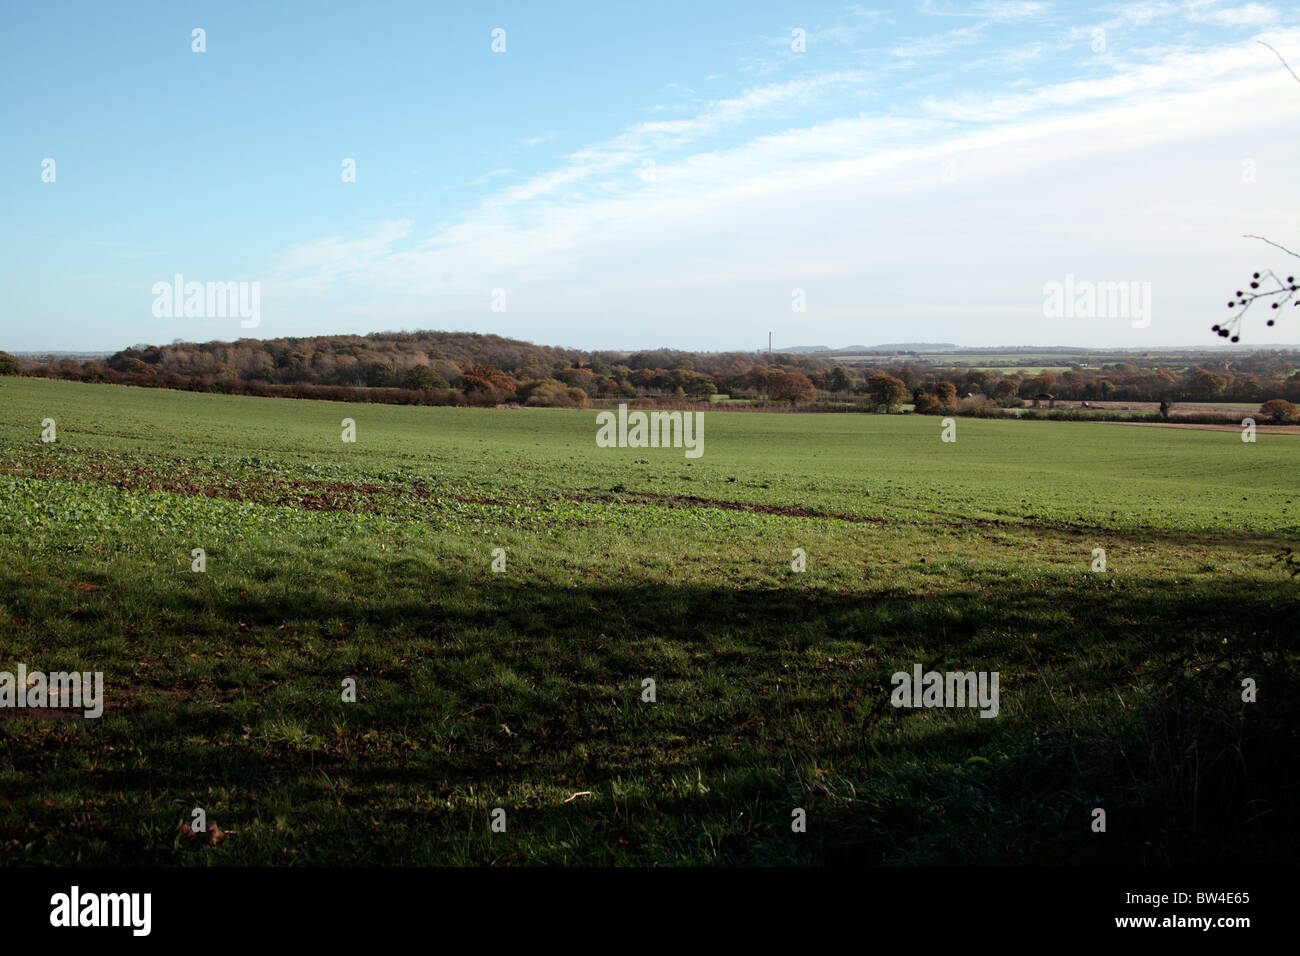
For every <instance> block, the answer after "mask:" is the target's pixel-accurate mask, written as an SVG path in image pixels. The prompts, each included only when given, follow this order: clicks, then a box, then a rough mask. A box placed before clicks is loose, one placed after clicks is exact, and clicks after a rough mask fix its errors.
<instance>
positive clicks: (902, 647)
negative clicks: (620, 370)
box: [0, 378, 1300, 865]
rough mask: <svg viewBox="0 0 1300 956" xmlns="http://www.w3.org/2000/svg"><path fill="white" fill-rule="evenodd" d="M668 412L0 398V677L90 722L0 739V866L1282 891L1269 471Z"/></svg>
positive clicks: (1004, 433)
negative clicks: (727, 868)
mask: <svg viewBox="0 0 1300 956" xmlns="http://www.w3.org/2000/svg"><path fill="white" fill-rule="evenodd" d="M703 415H704V449H705V450H704V454H703V456H702V457H701V458H698V459H688V458H686V457H685V456H684V454H683V452H682V450H681V449H667V448H665V449H624V448H599V447H597V446H596V444H595V441H594V436H595V432H596V424H595V412H594V411H592V410H586V411H561V410H540V409H536V410H535V409H501V410H492V409H453V408H427V407H410V406H378V405H362V404H335V403H327V402H306V401H292V400H286V399H258V398H243V397H230V396H223V395H204V394H195V393H188V392H169V391H164V390H154V389H128V388H121V387H116V386H100V385H82V384H74V383H67V382H53V381H44V380H35V379H32V380H27V379H14V378H7V379H0V494H2V496H3V502H4V506H3V510H0V583H2V590H0V597H2V598H3V603H2V604H0V670H8V671H13V670H14V669H15V668H16V667H17V665H18V664H19V663H20V662H21V663H23V664H25V666H26V668H27V669H28V670H29V671H32V670H44V671H59V670H65V669H74V668H75V669H78V670H87V671H103V673H104V684H105V697H106V701H107V702H106V704H105V710H104V715H103V717H102V718H100V719H98V720H82V719H54V718H52V717H43V716H35V715H32V714H25V713H23V712H20V711H15V710H0V789H2V791H3V793H4V794H5V800H4V801H3V803H0V862H3V863H6V864H22V863H42V864H48V863H73V862H76V863H103V864H120V863H163V864H170V863H182V864H197V865H202V864H283V863H297V864H316V863H385V864H389V863H446V864H461V863H470V864H510V865H525V864H538V863H543V864H554V863H595V864H606V863H669V864H673V863H690V864H700V863H751V864H752V863H853V864H859V863H861V864H914V863H934V862H949V863H974V862H1000V863H1018V862H1074V863H1078V862H1099V863H1100V862H1104V863H1151V864H1159V863H1168V862H1224V861H1237V862H1250V861H1282V860H1290V859H1294V856H1295V853H1296V850H1297V840H1296V821H1297V806H1296V804H1297V799H1298V795H1300V767H1298V763H1300V756H1298V755H1300V746H1297V743H1298V741H1297V739H1296V738H1297V721H1296V719H1295V718H1296V713H1297V708H1296V704H1295V700H1294V698H1295V689H1296V687H1295V676H1296V665H1297V653H1296V647H1295V635H1296V633H1297V624H1300V614H1298V613H1297V602H1296V593H1297V591H1296V589H1297V586H1298V585H1297V582H1296V580H1295V579H1294V578H1293V577H1291V576H1290V575H1289V574H1288V571H1287V567H1286V566H1285V565H1284V564H1283V563H1280V562H1279V561H1278V560H1276V559H1277V556H1278V555H1279V552H1281V551H1282V550H1283V549H1284V548H1286V547H1288V546H1290V545H1292V544H1294V543H1295V542H1296V540H1297V532H1300V492H1298V490H1297V489H1296V487H1295V485H1296V481H1295V479H1296V474H1297V464H1298V463H1300V440H1298V439H1297V438H1296V437H1294V436H1289V435H1264V434H1261V435H1259V436H1258V441H1257V442H1256V443H1254V444H1247V443H1243V442H1242V441H1241V438H1240V435H1239V434H1238V433H1237V432H1235V431H1232V432H1218V431H1198V430H1180V429H1161V428H1125V427H1114V426H1108V425H1101V424H1089V423H1062V422H1029V421H1025V422H1015V421H991V420H989V421H986V420H977V419H969V420H968V419H959V420H958V421H957V425H956V429H957V440H956V441H955V442H952V443H946V442H942V441H941V440H940V429H941V424H940V420H939V419H937V418H928V417H921V416H912V415H889V416H886V415H861V414H835V415H832V414H821V415H797V414H757V413H741V412H730V413H729V412H723V411H713V410H708V411H705V412H704V413H703ZM344 418H351V419H354V420H355V423H356V442H355V443H345V442H343V441H342V440H341V424H340V423H341V421H342V419H344ZM44 419H54V420H55V423H56V427H57V439H58V440H57V441H56V442H53V443H47V442H42V441H41V440H40V435H41V429H42V421H43V420H44ZM195 548H201V549H203V550H204V551H205V552H206V571H205V572H204V573H195V572H193V571H191V570H190V568H191V560H192V558H191V551H192V549H195ZM497 548H500V549H504V553H505V562H506V567H505V570H504V572H499V573H498V572H494V571H493V570H492V567H491V565H492V562H493V551H494V549H497ZM796 548H801V549H804V551H805V552H806V555H807V570H806V571H804V572H802V573H797V572H794V571H792V570H791V559H792V551H793V549H796ZM1095 548H1103V549H1105V552H1106V562H1107V568H1106V570H1105V571H1104V572H1094V571H1092V570H1091V567H1092V563H1093V550H1094V549H1095ZM918 663H919V664H921V665H923V666H924V668H925V669H926V670H940V671H944V670H962V671H972V670H980V671H983V670H991V671H998V672H999V674H1000V679H1001V709H1000V712H999V714H998V716H997V717H996V718H993V719H983V718H980V717H978V716H977V715H976V713H975V712H974V711H971V710H958V709H944V708H936V709H926V710H906V709H896V708H894V707H892V706H891V705H890V691H891V685H890V675H891V674H893V673H894V672H896V671H900V670H903V671H910V669H911V668H912V666H913V665H914V664H918ZM1245 677H1250V678H1252V679H1255V680H1256V681H1257V682H1258V686H1259V699H1258V701H1257V702H1256V703H1250V704H1245V703H1243V702H1242V700H1241V681H1242V678H1245ZM345 678H354V679H355V680H356V682H357V697H358V699H357V701H356V702H355V703H352V702H345V701H343V700H342V699H341V693H340V687H341V682H342V681H343V680H344V679H345ZM647 678H650V679H653V680H654V681H655V687H656V700H655V701H654V702H653V703H648V702H645V701H643V699H642V688H643V681H644V680H645V679H647ZM575 795H577V796H575ZM196 807H201V808H203V809H204V810H205V811H206V813H207V815H208V817H209V818H210V819H211V820H215V821H217V822H218V823H219V825H220V827H221V828H222V829H223V830H227V831H230V832H229V835H228V836H227V838H226V839H225V840H224V841H222V842H221V843H220V844H219V845H216V846H213V847H204V848H195V847H191V846H186V845H181V844H180V843H179V842H178V839H177V833H176V828H177V825H178V824H179V823H180V822H181V821H183V820H188V819H189V818H190V814H191V811H192V809H193V808H196ZM1096 807H1102V808H1104V809H1105V810H1106V811H1107V815H1108V829H1107V831H1106V832H1105V833H1095V832H1092V830H1091V828H1090V823H1091V819H1092V818H1091V813H1092V811H1093V809H1094V808H1096ZM495 808H501V809H503V810H504V811H505V819H506V820H507V827H506V830H505V832H494V831H493V830H492V829H491V827H490V825H489V818H490V814H491V812H492V811H493V810H494V809H495ZM794 808H802V809H804V810H805V811H806V813H807V821H808V825H807V832H804V833H794V832H792V831H791V825H790V821H791V813H792V810H793V809H794Z"/></svg>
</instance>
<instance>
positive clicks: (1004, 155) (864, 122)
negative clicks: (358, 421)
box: [0, 0, 1300, 350]
mask: <svg viewBox="0 0 1300 956" xmlns="http://www.w3.org/2000/svg"><path fill="white" fill-rule="evenodd" d="M455 6H457V7H459V9H456V8H453V5H449V4H433V3H429V2H412V3H400V2H391V3H386V2H375V3H370V4H360V5H358V4H351V3H329V2H319V3H284V2H272V0H259V2H256V3H239V2H223V3H211V4H208V3H176V2H171V3H130V4H128V3H99V2H96V3H89V2H88V3H67V2H50V3H40V4H26V3H18V2H14V0H4V2H3V5H0V79H2V88H3V90H4V96H3V97H0V181H3V183H4V186H3V192H0V274H2V275H3V280H4V289H5V294H4V299H3V303H2V304H0V348H6V349H10V350H40V349H61V350H95V349H104V350H110V349H117V348H121V347H124V346H126V345H130V344H133V343H137V342H170V341H173V340H175V339H184V340H188V341H204V340H209V339H235V338H238V337H240V336H243V335H255V336H257V337H275V336H279V335H310V334H320V333H343V332H359V333H364V332H370V331H378V330H385V329H403V328H405V329H414V328H441V329H461V330H470V331H479V332H495V333H499V334H503V335H510V336H515V337H519V338H524V339H528V340H530V341H535V342H539V343H542V344H557V345H570V346H576V347H584V348H653V347H658V346H665V345H666V346H673V347H678V348H690V349H731V348H759V347H761V346H764V345H765V344H766V341H767V333H768V331H769V330H771V331H772V332H773V333H774V338H775V342H776V344H777V345H778V346H780V345H814V344H825V345H832V346H835V345H849V344H876V343H882V342H895V341H950V342H957V343H960V344H966V345H1014V344H1070V345H1081V346H1116V347H1141V346H1148V345H1187V344H1193V345H1194V344H1218V341H1219V340H1217V339H1214V338H1213V337H1212V336H1211V335H1210V333H1209V329H1208V326H1209V325H1210V324H1211V323H1212V322H1214V321H1217V320H1219V319H1220V318H1224V317H1226V315H1227V309H1226V302H1227V298H1228V297H1229V296H1230V294H1231V292H1232V291H1233V290H1235V289H1236V288H1237V287H1239V286H1240V284H1241V281H1242V279H1243V278H1244V276H1246V275H1247V274H1248V273H1249V272H1250V271H1253V270H1254V269H1257V268H1260V267H1261V266H1270V267H1276V268H1279V269H1282V270H1287V269H1290V268H1291V266H1292V265H1293V264H1294V265H1300V263H1295V262H1294V260H1290V261H1289V262H1288V258H1287V257H1286V256H1285V255H1283V254H1281V253H1279V252H1276V251H1275V250H1272V249H1269V248H1268V247H1266V246H1263V245H1262V244H1261V243H1258V242H1254V241H1251V240H1247V239H1243V238H1241V237H1242V234H1243V233H1257V234H1262V235H1266V236H1269V237H1271V238H1273V239H1275V240H1276V241H1278V242H1281V243H1283V244H1285V245H1288V246H1290V247H1291V248H1296V247H1298V246H1300V216H1297V214H1296V212H1297V209H1298V208H1300V206H1298V204H1297V200H1298V199H1300V177H1297V176H1296V170H1297V169H1300V135H1297V134H1298V133H1300V128H1298V124H1300V84H1298V83H1297V82H1296V80H1295V79H1293V78H1292V77H1291V76H1290V75H1289V74H1288V73H1287V72H1286V70H1285V69H1284V67H1283V66H1282V64H1280V63H1279V62H1278V60H1277V58H1276V57H1275V56H1274V55H1273V54H1272V53H1270V52H1269V51H1268V50H1267V49H1265V48H1264V47H1263V46H1261V45H1259V44H1258V43H1257V42H1255V41H1256V40H1257V39H1263V40H1266V41H1267V42H1269V43H1270V44H1272V45H1273V46H1274V47H1276V49H1277V50H1278V51H1279V52H1281V53H1282V54H1283V55H1284V56H1285V57H1286V58H1287V59H1288V60H1289V61H1290V62H1291V64H1292V66H1293V67H1295V68H1296V69H1297V71H1300V10H1298V9H1297V8H1296V7H1294V6H1284V5H1281V4H1271V3H1266V2H1259V3H1255V2H1251V3H1232V2H1226V3H1221V2H1203V0H1192V2H1139V3H1123V4H1103V5H1097V6H1088V5H1084V4H1078V3H1063V2H974V3H955V2H954V3H943V2H923V3H907V4H896V5H882V6H867V5H858V4H849V5H845V4H840V3H827V4H809V3H799V4H796V3H761V2H753V0H746V2H738V3H730V2H727V3H722V2H706V3H701V2H698V0H696V2H691V3H682V4H678V3H671V2H661V3H657V4H654V5H649V6H647V5H644V4H637V5H633V4H607V5H596V4H564V3H546V4H540V3H527V4H490V3H474V4H463V5H455ZM195 28H202V29H203V30H204V31H205V40H206V52H203V53H195V52H193V51H192V49H191V46H192V30H193V29H195ZM498 28H499V29H503V30H504V31H505V50H504V52H494V51H493V50H492V43H493V39H492V31H493V30H494V29H498ZM795 31H803V33H802V36H803V44H802V46H803V49H802V50H797V49H795V47H796V46H797V45H798V44H797V43H796V40H797V38H798V34H796V33H795ZM45 159H53V160H54V162H55V180H54V182H43V181H42V170H43V161H44V160H45ZM345 159H352V160H355V164H356V166H355V168H356V181H355V182H344V181H343V177H342V175H341V169H342V164H343V161H344V160H345ZM1293 271H1297V270H1293ZM178 273H179V274H183V275H184V277H185V279H186V281H199V282H229V281H249V282H254V281H255V282H259V283H260V284H261V321H260V325H259V326H258V327H257V328H256V329H255V330H252V331H246V330H244V329H241V328H240V323H239V321H238V319H236V318H222V317H211V318H166V317H164V318H159V317H155V316H154V314H153V310H152V305H153V302H154V295H153V294H152V292H151V289H152V286H153V285H154V284H155V283H157V282H159V281H170V280H171V279H172V277H173V276H174V275H176V274H178ZM1067 275H1069V276H1074V277H1075V279H1076V280H1078V281H1096V282H1116V281H1119V282H1138V283H1150V285H1149V288H1150V295H1151V316H1150V322H1149V323H1148V324H1145V325H1143V324H1142V323H1136V322H1131V321H1128V320H1127V319H1125V318H1108V317H1100V318H1080V317H1070V318H1051V317H1047V316H1045V315H1044V308H1043V303H1044V285H1045V284H1046V283H1050V282H1061V281H1064V280H1065V278H1066V276H1067ZM494 290H504V298H502V297H500V296H498V297H497V299H496V300H495V301H496V303H497V305H498V307H500V305H501V303H502V301H504V307H505V309H504V311H493V302H494V298H493V297H494ZM794 290H802V299H803V301H804V302H805V303H806V306H805V309H806V310H805V311H802V312H797V311H794V310H793V308H792V302H793V301H794V300H795V299H796V297H797V294H796V293H795V291H794ZM1296 312H1297V317H1296V318H1294V319H1291V318H1290V317H1289V316H1288V317H1287V318H1288V319H1290V321H1286V322H1280V323H1279V328H1277V329H1273V330H1269V329H1265V328H1264V324H1263V318H1264V317H1263V315H1262V313H1261V314H1260V315H1259V316H1258V317H1253V318H1252V319H1251V320H1249V324H1248V326H1247V334H1246V339H1247V341H1249V342H1251V343H1261V344H1262V343H1278V342H1296V341H1300V329H1297V328H1296V326H1297V325H1300V310H1296ZM1139 326H1140V327H1139Z"/></svg>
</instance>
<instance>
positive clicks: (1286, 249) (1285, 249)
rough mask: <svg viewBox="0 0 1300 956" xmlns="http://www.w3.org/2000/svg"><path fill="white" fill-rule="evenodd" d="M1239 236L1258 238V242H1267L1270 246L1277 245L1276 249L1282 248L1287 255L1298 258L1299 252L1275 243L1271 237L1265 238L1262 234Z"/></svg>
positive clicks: (1299, 256)
mask: <svg viewBox="0 0 1300 956" xmlns="http://www.w3.org/2000/svg"><path fill="white" fill-rule="evenodd" d="M1241 238H1243V239H1258V240H1259V241H1260V242H1267V243H1268V244H1269V245H1270V246H1275V247H1277V248H1278V249H1281V250H1282V251H1283V252H1285V253H1286V254H1287V255H1288V256H1295V257H1296V258H1297V259H1300V252H1292V251H1291V250H1290V249H1288V248H1287V247H1286V246H1284V245H1281V244H1280V243H1276V242H1274V241H1273V240H1272V239H1265V238H1264V237H1263V236H1249V235H1247V236H1242V237H1241Z"/></svg>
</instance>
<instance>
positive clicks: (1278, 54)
mask: <svg viewBox="0 0 1300 956" xmlns="http://www.w3.org/2000/svg"><path fill="white" fill-rule="evenodd" d="M1255 42H1256V43H1258V44H1259V45H1260V46H1267V47H1268V48H1269V49H1270V50H1273V47H1271V46H1269V44H1267V43H1265V42H1264V41H1263V40H1256V41H1255ZM1273 55H1274V56H1275V57H1277V58H1278V59H1279V60H1281V61H1282V65H1283V66H1284V67H1286V71H1287V72H1288V73H1290V74H1291V75H1292V76H1295V70H1293V69H1291V64H1290V63H1288V62H1287V61H1286V60H1285V59H1284V58H1283V56H1282V54H1281V53H1278V52H1277V50H1273ZM1295 81H1296V82H1297V83H1300V76H1295Z"/></svg>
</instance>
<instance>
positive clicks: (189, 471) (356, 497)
mask: <svg viewBox="0 0 1300 956" xmlns="http://www.w3.org/2000/svg"><path fill="white" fill-rule="evenodd" d="M0 475H11V476H15V477H23V478H36V479H40V480H51V481H69V482H76V483H92V484H105V485H108V486H110V487H113V488H117V489H119V490H122V491H128V492H139V491H146V492H169V493H173V494H182V495H189V496H196V497H204V498H221V499H227V500H232V501H244V502H250V503H253V504H260V505H269V506H275V507H289V508H299V509H302V510H305V511H328V512H354V513H367V514H375V515H383V516H386V517H390V518H395V519H398V520H403V519H404V518H405V517H406V516H405V515H404V514H403V512H402V506H403V505H404V504H410V503H414V502H433V503H435V504H436V503H437V502H440V501H454V502H456V503H458V504H463V505H480V506H486V507H496V508H507V509H518V508H532V507H544V506H545V505H546V504H547V503H548V502H553V501H569V502H575V503H578V504H596V505H615V506H618V505H623V506H632V507H637V506H641V507H657V508H671V509H679V510H692V509H718V510H723V511H735V512H742V513H747V514H757V515H773V516H778V517H787V518H803V519H808V520H821V521H842V522H845V523H849V524H858V525H864V524H865V525H872V526H876V527H915V528H927V527H941V528H945V529H949V530H960V529H979V530H985V531H1003V532H1016V531H1018V532H1029V533H1036V532H1045V533H1051V534H1057V535H1072V536H1077V537H1092V538H1102V537H1105V538H1108V539H1110V540H1117V539H1118V540H1123V539H1133V540H1137V539H1138V538H1142V539H1144V540H1146V539H1150V538H1152V537H1153V536H1154V537H1161V536H1162V533H1161V532H1159V531H1155V530H1152V529H1147V530H1142V531H1138V532H1133V531H1131V530H1130V531H1129V532H1127V533H1124V532H1119V531H1117V530H1116V529H1114V528H1106V527H1101V526H1095V525H1086V524H1075V523H1070V522H1067V521H1051V520H1044V519H1014V518H1013V519H1001V518H990V517H975V516H971V515H959V514H952V513H948V512H938V511H918V514H919V515H924V517H916V518H898V517H890V518H886V517H882V516H880V515H864V514H852V513H848V512H840V511H826V510H818V509H815V508H807V507H798V506H792V505H776V504H766V503H763V502H750V501H735V500H731V499H726V498H707V497H702V496H698V495H679V494H669V493H663V492H652V491H611V492H609V493H607V494H590V493H587V494H583V493H573V492H569V493H565V492H556V493H555V494H554V495H553V496H551V497H545V496H532V497H526V498H525V497H515V498H510V497H496V496H492V495H484V494H471V493H467V492H464V491H451V490H448V489H446V488H437V487H431V486H429V485H425V484H423V483H420V482H418V481H417V482H412V483H406V484H400V485H399V484H380V483H376V482H374V481H361V482H355V483H354V482H348V481H338V480H331V479H312V478H296V477H294V478H290V477H281V476H278V475H275V474H268V473H253V474H241V475H237V476H231V475H225V474H220V473H217V472H215V471H213V470H212V469H211V467H210V466H208V465H206V464H205V463H202V462H199V461H196V460H193V459H185V458H165V459H163V458H157V457H153V456H150V457H149V458H147V459H146V460H145V462H144V463H143V464H141V463H139V462H138V461H133V460H131V459H130V458H129V457H128V456H127V454H126V453H123V452H111V451H103V450H90V449H76V450H70V449H61V450H60V453H59V454H57V455H44V454H36V455H33V454H28V455H19V456H14V457H9V458H0ZM1223 537H1224V536H1222V535H1192V536H1190V537H1189V536H1188V535H1187V534H1183V535H1181V536H1180V540H1183V541H1185V542H1189V541H1190V542H1199V543H1210V542H1213V541H1216V540H1221V539H1223ZM1277 540H1279V536H1267V535H1266V536H1252V537H1251V542H1252V543H1255V544H1258V545H1271V544H1272V543H1274V542H1275V541H1277Z"/></svg>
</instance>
